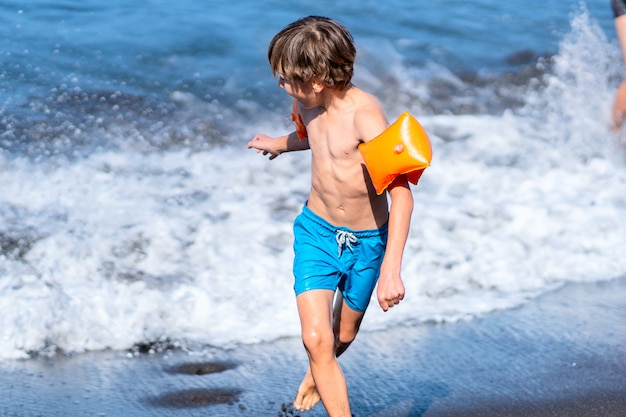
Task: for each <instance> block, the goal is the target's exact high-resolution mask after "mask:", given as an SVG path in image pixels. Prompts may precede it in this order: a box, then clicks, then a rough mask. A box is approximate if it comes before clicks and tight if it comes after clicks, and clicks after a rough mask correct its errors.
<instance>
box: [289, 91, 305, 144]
mask: <svg viewBox="0 0 626 417" xmlns="http://www.w3.org/2000/svg"><path fill="white" fill-rule="evenodd" d="M291 120H293V124H295V125H296V133H297V134H298V137H299V138H300V140H305V139H306V138H308V137H309V134H308V133H307V131H306V126H305V125H304V122H303V121H302V116H300V112H299V111H298V100H295V99H294V100H293V110H292V111H291Z"/></svg>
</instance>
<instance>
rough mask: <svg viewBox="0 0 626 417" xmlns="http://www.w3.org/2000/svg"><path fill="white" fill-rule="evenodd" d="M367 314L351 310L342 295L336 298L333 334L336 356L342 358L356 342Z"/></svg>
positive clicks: (339, 294)
mask: <svg viewBox="0 0 626 417" xmlns="http://www.w3.org/2000/svg"><path fill="white" fill-rule="evenodd" d="M364 315H365V312H359V311H355V310H353V309H351V308H350V307H349V306H348V305H347V304H346V302H345V301H344V300H343V297H342V295H341V293H339V292H337V294H336V296H335V306H334V308H333V333H334V335H335V355H336V356H337V357H339V356H341V354H342V353H343V352H345V351H346V349H348V346H350V344H351V343H352V342H353V341H354V338H355V337H356V334H357V333H358V332H359V328H360V327H361V321H363V316H364Z"/></svg>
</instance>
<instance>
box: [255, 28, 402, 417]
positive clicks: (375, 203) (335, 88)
mask: <svg viewBox="0 0 626 417" xmlns="http://www.w3.org/2000/svg"><path fill="white" fill-rule="evenodd" d="M355 57H356V48H355V46H354V41H353V39H352V36H351V35H350V33H349V32H348V31H347V30H346V29H345V28H344V27H343V26H341V25H340V24H338V23H336V22H334V21H332V20H330V19H328V18H325V17H318V16H309V17H306V18H303V19H300V20H298V21H296V22H294V23H291V24H290V25H288V26H286V27H285V28H284V29H283V30H282V31H281V32H279V33H278V34H277V35H276V36H275V37H274V38H273V39H272V41H271V42H270V45H269V50H268V59H269V63H270V66H271V67H272V71H273V74H274V75H277V76H278V77H279V81H278V84H279V86H280V87H281V88H283V89H284V90H285V92H287V94H289V95H290V96H292V97H293V98H294V99H296V100H297V101H298V111H299V113H300V116H301V117H302V122H303V123H304V127H305V128H306V132H305V134H306V135H307V137H306V138H304V139H302V140H301V139H299V137H298V135H297V133H296V132H292V133H290V134H288V135H285V136H281V137H277V138H271V137H269V136H267V135H263V134H258V135H256V136H255V137H254V138H253V139H252V140H251V141H250V142H249V143H248V148H254V149H256V151H257V152H262V153H263V155H268V154H269V155H270V157H269V158H270V159H274V158H276V157H277V156H278V155H280V154H282V153H283V152H291V151H299V150H305V149H310V150H311V158H312V159H311V190H310V193H309V198H308V201H307V202H306V204H305V205H304V207H303V209H302V213H301V214H300V215H299V216H298V217H297V218H296V220H295V222H294V237H295V240H294V252H295V258H294V266H293V271H294V277H295V285H294V289H295V292H296V301H297V306H298V313H299V315H300V321H301V326H302V341H303V343H304V346H305V349H306V352H307V355H308V357H309V365H310V366H309V370H308V372H307V373H306V375H305V377H304V379H303V381H302V383H301V385H300V387H299V389H298V392H297V394H296V398H295V400H294V407H295V408H296V409H297V410H299V411H304V410H309V409H310V408H311V407H312V406H313V405H314V404H316V403H317V402H318V401H319V400H320V399H321V400H322V403H323V404H324V407H325V408H326V411H327V412H328V414H329V416H330V417H339V416H341V417H350V416H351V413H350V404H349V401H348V389H347V385H346V381H345V379H344V376H343V373H342V371H341V368H340V366H339V363H338V361H337V357H338V356H339V355H341V354H342V353H343V352H344V351H345V350H346V349H347V348H348V346H349V345H350V343H351V342H352V341H353V340H354V338H355V336H356V334H357V332H358V330H359V325H360V324H361V320H362V319H363V315H364V313H365V310H366V308H367V306H368V303H369V300H370V297H371V294H372V293H373V290H374V288H375V287H376V283H377V281H378V290H377V296H378V302H379V304H380V306H381V307H382V309H383V310H384V311H387V310H388V309H389V308H391V307H393V306H395V305H397V304H398V303H399V302H400V301H401V300H402V299H403V298H404V284H403V283H402V278H401V276H400V267H401V263H402V254H403V251H404V246H405V243H406V240H407V236H408V231H409V225H410V218H411V213H412V211H413V196H412V194H411V190H410V189H409V185H408V183H407V180H406V177H405V176H399V177H397V178H396V180H395V181H394V182H393V183H392V184H391V185H390V186H389V187H388V188H387V193H388V194H389V196H390V199H391V210H389V207H388V202H387V195H386V193H383V194H381V195H377V194H376V192H375V190H374V187H373V185H372V181H371V179H370V177H369V175H368V173H367V169H366V168H365V165H364V162H363V158H362V156H361V154H360V153H359V151H358V148H357V147H358V145H359V144H360V143H363V142H367V141H370V140H372V139H374V138H375V137H376V136H378V135H379V134H380V133H381V132H382V131H383V130H385V128H386V127H387V120H386V117H385V114H384V112H383V110H382V108H381V106H380V104H379V103H378V101H377V100H376V99H375V98H374V97H373V96H371V95H370V94H368V93H366V92H364V91H362V90H360V89H358V88H357V87H355V86H354V85H353V84H352V83H351V79H352V75H353V65H354V60H355ZM298 130H300V129H298ZM336 291H337V296H336V297H335V292H336Z"/></svg>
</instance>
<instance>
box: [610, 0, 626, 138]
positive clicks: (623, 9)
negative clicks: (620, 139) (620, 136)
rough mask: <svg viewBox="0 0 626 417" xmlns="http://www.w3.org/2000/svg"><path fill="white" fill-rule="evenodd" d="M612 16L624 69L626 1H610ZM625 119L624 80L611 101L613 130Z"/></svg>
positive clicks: (625, 90)
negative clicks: (613, 16)
mask: <svg viewBox="0 0 626 417" xmlns="http://www.w3.org/2000/svg"><path fill="white" fill-rule="evenodd" d="M611 6H612V8H613V14H614V15H615V30H616V31H617V38H618V39H619V43H620V46H621V48H622V57H623V59H624V68H626V0H611ZM625 117H626V79H625V80H624V81H622V84H620V86H619V88H618V89H617V92H616V93H615V99H614V101H613V112H612V121H613V130H619V129H620V128H621V127H622V124H623V123H624V118H625Z"/></svg>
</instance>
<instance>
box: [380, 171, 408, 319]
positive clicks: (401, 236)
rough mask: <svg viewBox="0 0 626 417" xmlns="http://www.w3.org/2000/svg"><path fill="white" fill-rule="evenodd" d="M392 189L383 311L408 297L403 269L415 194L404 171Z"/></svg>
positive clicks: (383, 268)
mask: <svg viewBox="0 0 626 417" xmlns="http://www.w3.org/2000/svg"><path fill="white" fill-rule="evenodd" d="M388 192H389V196H390V197H391V209H390V211H389V224H388V228H389V237H388V239H387V249H386V251H385V257H384V258H383V263H382V265H381V268H380V277H379V279H378V290H377V296H378V303H379V304H380V306H381V308H382V309H383V311H387V310H388V309H390V308H391V307H393V306H395V305H397V304H399V303H400V301H401V300H402V299H403V298H404V284H403V283H402V277H401V275H400V272H401V268H402V255H403V253H404V246H405V245H406V241H407V238H408V236H409V227H410V225H411V214H412V213H413V194H412V193H411V189H410V188H409V183H408V181H407V179H406V177H405V176H404V175H402V176H399V177H398V178H396V180H395V181H394V182H393V183H392V184H390V185H389V188H388Z"/></svg>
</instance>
